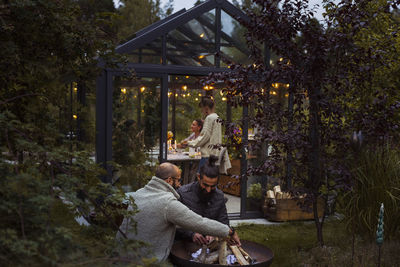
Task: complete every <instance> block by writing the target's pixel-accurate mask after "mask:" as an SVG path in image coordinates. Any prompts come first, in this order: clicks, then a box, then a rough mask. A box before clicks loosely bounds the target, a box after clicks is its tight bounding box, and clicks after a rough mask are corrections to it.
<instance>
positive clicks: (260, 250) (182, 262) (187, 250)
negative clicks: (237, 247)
mask: <svg viewBox="0 0 400 267" xmlns="http://www.w3.org/2000/svg"><path fill="white" fill-rule="evenodd" d="M240 242H241V243H242V248H243V249H244V250H246V252H248V253H249V254H250V256H251V257H252V258H253V259H254V260H255V261H256V263H254V264H251V266H254V267H256V266H257V267H267V266H269V265H270V264H271V262H272V259H273V258H274V254H273V253H272V251H271V250H270V249H269V248H267V247H265V246H263V245H260V244H257V243H254V242H251V241H247V240H240ZM199 248H201V246H199V245H196V244H195V243H192V242H184V241H179V242H176V243H175V244H174V245H173V246H172V249H171V254H170V258H171V261H172V263H174V264H176V265H177V266H180V267H192V266H193V267H199V266H202V267H207V266H209V267H213V266H223V265H219V264H205V263H199V262H195V261H190V260H191V254H192V253H194V252H196V251H197V250H198V249H199Z"/></svg>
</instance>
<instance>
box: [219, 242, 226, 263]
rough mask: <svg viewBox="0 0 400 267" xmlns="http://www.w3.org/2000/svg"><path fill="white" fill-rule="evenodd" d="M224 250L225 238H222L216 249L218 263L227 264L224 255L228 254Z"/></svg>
mask: <svg viewBox="0 0 400 267" xmlns="http://www.w3.org/2000/svg"><path fill="white" fill-rule="evenodd" d="M226 250H227V249H226V240H222V241H221V242H220V245H219V250H218V260H219V264H220V265H228V264H227V262H226V256H227V254H228V253H227V251H226Z"/></svg>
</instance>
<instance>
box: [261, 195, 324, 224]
mask: <svg viewBox="0 0 400 267" xmlns="http://www.w3.org/2000/svg"><path fill="white" fill-rule="evenodd" d="M266 202H267V201H266ZM298 202H299V200H295V199H276V205H269V204H268V203H265V204H264V206H263V211H264V215H265V217H266V218H267V219H268V220H271V221H276V222H285V221H298V220H312V219H314V213H313V212H312V211H311V212H306V211H304V210H302V209H301V207H300V206H299V205H298ZM323 215H324V201H323V200H322V199H318V217H320V218H322V216H323Z"/></svg>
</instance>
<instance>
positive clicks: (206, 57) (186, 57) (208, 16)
mask: <svg viewBox="0 0 400 267" xmlns="http://www.w3.org/2000/svg"><path fill="white" fill-rule="evenodd" d="M214 55H215V10H212V11H209V12H207V13H204V14H202V15H201V16H199V17H197V18H196V19H193V20H190V21H189V22H187V23H185V24H184V25H182V26H179V27H178V28H176V29H174V30H172V31H170V32H169V33H168V35H167V60H168V64H171V65H186V66H214Z"/></svg>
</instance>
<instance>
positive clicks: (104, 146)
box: [96, 0, 260, 218]
mask: <svg viewBox="0 0 400 267" xmlns="http://www.w3.org/2000/svg"><path fill="white" fill-rule="evenodd" d="M213 9H215V10H216V12H215V19H216V20H215V25H214V26H215V62H214V66H208V67H204V66H202V67H200V66H182V65H167V60H168V57H167V35H168V33H169V32H170V31H172V30H174V29H176V28H178V27H179V26H181V25H184V24H185V23H187V22H189V21H190V20H192V19H196V18H199V16H201V15H202V14H204V13H206V12H208V11H211V10H213ZM221 10H224V11H225V12H226V13H227V14H229V15H231V16H232V17H234V18H236V19H238V20H244V21H249V18H248V17H247V16H246V15H245V14H244V13H243V12H242V11H241V10H239V9H237V8H236V7H235V6H233V5H232V4H231V3H229V2H227V1H226V0H209V1H206V2H204V3H202V4H199V5H197V6H195V7H193V8H191V9H190V10H188V11H186V10H185V9H182V10H180V11H178V12H177V13H175V14H173V15H171V16H169V17H167V18H165V19H163V20H161V21H158V22H156V23H154V24H152V25H150V26H148V27H146V28H144V29H142V30H141V31H139V32H137V33H136V34H135V37H134V38H133V39H131V40H130V41H128V42H126V43H124V44H122V45H120V46H118V47H117V48H116V51H117V52H118V53H128V54H129V53H130V52H132V51H133V50H135V49H140V48H142V47H144V46H145V45H146V44H149V43H150V42H152V41H154V40H155V39H157V38H160V37H161V42H162V44H161V55H162V64H142V63H128V64H127V65H125V66H120V68H117V69H108V68H104V69H103V71H102V73H101V75H100V76H99V77H98V78H97V90H96V162H97V163H100V164H101V165H102V166H103V167H104V168H105V169H106V170H107V175H105V176H104V177H102V181H103V182H108V183H110V182H111V179H112V169H111V166H110V165H109V164H108V162H109V161H111V160H112V91H113V77H114V76H124V75H125V74H126V69H134V70H135V72H136V75H137V76H138V77H156V78H161V117H162V118H161V122H162V123H161V138H160V162H164V161H166V160H167V127H168V76H169V75H190V76H207V75H209V73H212V72H222V71H229V69H227V68H220V60H221V57H220V56H219V55H220V53H219V52H220V48H221V36H222V35H223V34H224V33H223V32H222V29H221ZM200 20H201V19H200ZM206 26H207V27H208V28H209V27H210V25H206ZM225 35H226V34H225ZM157 49H159V48H157ZM242 49H243V48H241V50H242ZM100 65H101V64H100ZM103 67H104V66H103ZM230 114H231V109H230V107H227V116H228V120H230V119H231V115H230ZM247 116H248V108H247V106H245V107H243V118H246V117H247ZM242 140H243V152H242V160H241V175H242V177H243V178H242V179H241V209H240V214H230V217H231V218H239V217H240V218H254V217H259V216H260V213H252V212H247V211H246V196H247V176H246V170H247V159H246V151H247V146H248V120H247V119H244V120H243V136H242Z"/></svg>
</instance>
